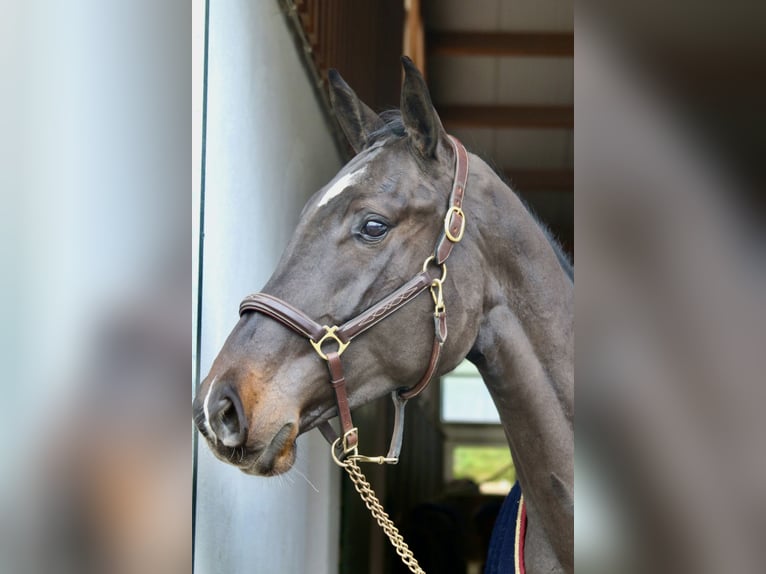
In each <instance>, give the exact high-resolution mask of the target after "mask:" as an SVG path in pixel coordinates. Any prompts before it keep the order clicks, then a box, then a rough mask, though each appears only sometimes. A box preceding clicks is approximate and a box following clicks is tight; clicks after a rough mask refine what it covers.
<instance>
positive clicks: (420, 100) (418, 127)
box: [401, 56, 447, 158]
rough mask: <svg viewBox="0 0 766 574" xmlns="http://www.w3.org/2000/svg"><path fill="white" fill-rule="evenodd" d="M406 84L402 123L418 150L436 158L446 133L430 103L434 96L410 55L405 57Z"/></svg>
mask: <svg viewBox="0 0 766 574" xmlns="http://www.w3.org/2000/svg"><path fill="white" fill-rule="evenodd" d="M402 64H403V65H404V84H403V85H402V102H401V108H402V121H403V122H404V127H405V129H406V130H407V134H408V135H409V136H410V138H411V139H412V141H413V143H414V144H415V148H416V149H417V150H418V152H420V154H421V155H422V156H423V157H426V158H430V157H435V156H436V151H437V147H438V145H439V141H440V140H445V141H446V137H447V133H446V132H445V131H444V128H443V127H442V122H441V120H440V119H439V115H438V114H437V113H436V109H434V105H433V104H432V103H431V95H430V94H429V93H428V86H426V81H425V80H424V79H423V76H422V74H421V73H420V71H419V70H418V69H417V67H416V66H415V64H414V63H413V62H412V60H410V59H409V58H408V57H407V56H402Z"/></svg>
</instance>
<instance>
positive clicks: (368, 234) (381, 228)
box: [362, 219, 388, 239]
mask: <svg viewBox="0 0 766 574" xmlns="http://www.w3.org/2000/svg"><path fill="white" fill-rule="evenodd" d="M387 232H388V225H386V224H385V223H383V222H382V221H378V220H377V219H370V220H369V221H367V222H365V224H364V225H363V226H362V235H363V236H364V238H365V239H380V238H381V237H383V236H384V235H385V234H386V233H387Z"/></svg>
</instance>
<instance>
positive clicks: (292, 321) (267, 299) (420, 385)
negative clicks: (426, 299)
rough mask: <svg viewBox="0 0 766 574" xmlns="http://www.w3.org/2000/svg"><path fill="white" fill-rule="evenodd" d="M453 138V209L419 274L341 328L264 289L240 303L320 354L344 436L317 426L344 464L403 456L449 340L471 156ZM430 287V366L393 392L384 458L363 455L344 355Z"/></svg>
mask: <svg viewBox="0 0 766 574" xmlns="http://www.w3.org/2000/svg"><path fill="white" fill-rule="evenodd" d="M449 141H450V143H451V144H452V148H453V150H454V151H455V176H454V179H453V182H452V191H451V193H450V197H449V207H448V209H447V214H446V215H445V217H444V226H443V229H442V231H441V234H440V236H439V238H438V240H437V242H436V247H435V248H434V252H433V255H431V256H430V257H428V259H426V260H425V262H424V263H423V268H422V270H421V272H420V273H418V274H417V275H415V276H414V277H413V278H412V279H410V280H409V281H408V282H407V283H405V284H404V285H402V286H401V287H399V289H397V290H396V291H394V292H393V293H391V294H390V295H388V296H387V297H385V298H384V299H383V300H381V301H379V302H378V303H376V304H375V305H373V306H372V307H370V308H369V309H367V310H366V311H364V312H363V313H361V314H359V315H357V316H356V317H354V318H353V319H351V320H349V321H347V322H345V323H343V324H342V325H340V326H337V325H333V326H327V325H320V324H319V323H317V322H316V321H314V320H313V319H311V318H310V317H308V316H307V315H306V314H305V313H303V311H300V310H298V309H296V308H295V307H293V306H292V305H290V304H289V303H286V302H285V301H282V300H281V299H279V298H277V297H274V296H273V295H268V294H266V293H255V294H253V295H249V296H248V297H246V298H245V300H244V301H242V303H241V304H240V306H239V314H240V315H242V314H244V313H246V312H248V311H255V312H257V313H262V314H264V315H268V316H269V317H271V318H272V319H274V320H276V321H278V322H280V323H281V324H282V325H284V326H285V327H287V328H289V329H291V330H292V331H295V332H296V333H298V334H300V335H302V336H303V337H305V338H307V339H308V340H309V343H311V346H312V347H313V348H314V350H315V351H316V352H317V354H318V355H319V357H321V358H322V360H324V361H325V362H326V363H327V367H328V370H329V373H330V386H331V387H332V389H333V391H334V392H335V402H336V404H337V407H338V418H339V419H340V427H341V435H340V436H338V435H337V433H336V432H335V430H334V429H333V428H332V427H331V426H330V424H329V423H328V422H324V423H320V425H319V430H320V431H321V432H322V434H323V435H324V437H325V438H326V439H327V441H328V442H330V443H331V444H332V456H333V459H335V461H336V462H337V463H338V464H341V465H342V464H343V461H345V460H349V459H354V460H358V461H361V462H375V463H378V464H384V463H389V464H396V463H397V462H398V460H399V453H400V451H401V447H402V437H403V436H404V408H405V406H406V404H407V401H408V400H409V399H411V398H413V397H416V396H417V395H419V394H420V393H421V392H422V391H423V389H425V388H426V387H427V386H428V383H429V382H430V381H431V379H432V378H433V375H434V373H435V372H436V369H437V367H438V365H439V356H440V354H441V350H442V346H443V345H444V342H445V341H446V340H447V309H446V306H445V304H444V296H443V291H444V281H445V279H446V277H447V265H446V263H445V262H446V261H447V258H448V257H449V256H450V253H452V249H453V248H454V246H455V245H456V244H457V243H459V242H460V240H461V239H462V238H463V234H464V232H465V223H466V221H465V213H464V212H463V195H464V193H465V187H466V182H467V181H468V154H467V152H466V150H465V148H464V147H463V144H461V143H460V142H459V141H458V140H457V138H455V137H453V136H449ZM433 269H438V270H439V271H440V276H438V277H433V276H432V272H433V271H432V270H433ZM426 289H430V291H431V297H432V298H433V301H434V315H433V316H434V343H433V347H432V350H431V358H430V360H429V362H428V366H427V368H426V371H425V373H424V374H423V376H422V377H421V378H420V380H419V381H418V382H417V383H416V384H415V385H413V386H411V387H409V388H406V387H405V388H401V389H399V390H397V391H394V392H393V393H392V396H391V398H392V400H393V402H394V405H395V411H394V412H395V415H394V429H393V432H392V436H391V444H390V446H389V449H388V453H387V454H386V456H378V457H368V456H364V455H361V454H359V432H358V429H357V428H356V427H355V426H354V424H353V422H352V420H351V410H350V408H349V404H348V394H347V392H346V379H345V374H344V371H343V364H342V363H341V355H342V354H343V352H344V351H345V350H346V348H348V346H349V344H350V343H351V341H352V340H353V339H354V338H356V337H357V336H359V335H361V334H362V333H364V332H365V331H367V330H368V329H370V328H371V327H373V326H375V325H377V324H378V323H379V322H381V321H382V320H383V319H385V318H386V317H388V316H389V315H391V314H392V313H394V312H396V311H398V310H399V309H401V308H402V307H404V306H405V305H406V304H407V303H409V302H410V301H412V300H413V299H415V298H416V297H417V296H418V295H420V294H421V293H422V292H423V291H425V290H426Z"/></svg>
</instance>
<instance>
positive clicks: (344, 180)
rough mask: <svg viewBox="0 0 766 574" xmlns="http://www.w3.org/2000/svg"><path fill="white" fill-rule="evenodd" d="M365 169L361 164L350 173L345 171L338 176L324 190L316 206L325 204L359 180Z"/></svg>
mask: <svg viewBox="0 0 766 574" xmlns="http://www.w3.org/2000/svg"><path fill="white" fill-rule="evenodd" d="M366 171H367V166H366V165H363V166H362V167H360V168H359V169H357V170H356V171H352V172H351V173H346V174H343V175H342V176H340V177H339V178H338V180H337V181H336V182H335V183H333V184H332V185H331V186H330V189H328V190H327V191H325V193H324V195H323V196H322V199H321V200H319V203H318V204H317V207H322V206H323V205H326V204H327V203H328V202H329V201H330V200H331V199H333V198H335V197H337V196H338V195H340V194H341V193H343V192H344V191H346V190H347V189H348V188H349V187H351V186H352V185H353V184H355V183H356V182H357V181H359V180H360V179H361V178H362V176H363V175H364V173H365V172H366Z"/></svg>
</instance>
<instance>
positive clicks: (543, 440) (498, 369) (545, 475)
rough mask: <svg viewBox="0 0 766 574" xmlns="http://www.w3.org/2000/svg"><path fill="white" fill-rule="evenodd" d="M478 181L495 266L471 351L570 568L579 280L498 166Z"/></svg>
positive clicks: (528, 491)
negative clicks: (563, 263) (569, 272)
mask: <svg viewBox="0 0 766 574" xmlns="http://www.w3.org/2000/svg"><path fill="white" fill-rule="evenodd" d="M475 163H476V162H474V164H475ZM487 169H488V168H487ZM477 183H479V185H480V186H481V187H482V189H481V193H482V194H484V195H485V197H484V198H483V199H484V200H485V201H483V204H484V205H486V206H491V207H488V208H487V209H486V210H485V212H484V213H481V214H479V217H481V221H482V225H481V228H482V231H481V233H482V238H481V239H482V242H481V243H482V246H483V250H484V253H485V262H486V265H487V266H488V269H490V271H489V279H488V281H487V284H486V287H485V300H484V305H485V307H484V308H485V310H486V315H485V317H484V319H483V322H482V325H481V327H480V329H479V334H478V337H477V340H476V342H475V344H474V347H473V349H472V350H471V353H470V354H469V357H470V358H471V359H472V360H473V361H474V362H475V363H476V365H477V367H478V368H479V371H480V372H481V374H482V376H483V378H484V381H485V383H486V384H487V387H488V388H489V391H490V393H491V395H492V397H493V399H494V402H495V404H496V406H497V409H498V411H499V413H500V418H501V420H502V423H503V427H504V428H505V433H506V436H507V437H508V441H509V443H510V446H511V452H512V454H513V458H514V463H515V466H516V469H517V474H518V476H519V480H520V482H521V486H522V491H523V493H524V496H525V498H526V500H527V504H528V506H530V507H531V508H530V510H531V511H532V514H530V517H531V516H532V515H537V517H539V518H538V519H539V520H540V522H541V523H542V527H543V529H544V531H545V533H546V535H547V538H548V539H549V540H550V542H551V546H552V548H553V550H554V551H555V554H556V555H557V557H558V559H559V561H560V562H561V563H562V565H563V566H564V568H565V569H567V570H568V569H569V568H570V567H571V566H570V565H569V564H568V562H569V561H570V560H571V555H572V550H571V545H572V538H573V525H572V510H573V509H572V506H571V504H572V499H571V496H572V493H573V480H574V479H573V457H572V455H573V451H574V446H573V445H574V437H573V428H572V424H573V411H574V384H573V383H574V366H573V363H574V361H573V354H574V342H573V334H574V285H573V282H572V281H571V279H570V278H569V277H568V276H567V274H566V273H565V272H564V270H563V269H562V267H561V264H560V263H559V261H558V258H557V256H556V253H555V251H554V250H553V248H552V246H551V244H550V242H549V241H548V238H547V237H546V235H545V234H544V233H543V231H542V229H541V228H540V226H539V225H538V224H537V222H536V221H535V220H534V219H533V218H532V216H531V215H530V214H529V212H528V211H527V210H526V209H525V208H524V207H523V205H522V204H521V202H520V200H519V199H518V198H517V197H516V196H515V195H514V194H513V193H511V191H510V190H509V189H508V188H507V186H505V185H504V184H503V183H502V182H501V181H500V180H499V178H497V177H496V176H494V174H493V173H491V174H488V173H481V172H480V173H479V174H477ZM469 186H470V183H469ZM530 519H531V518H530Z"/></svg>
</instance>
